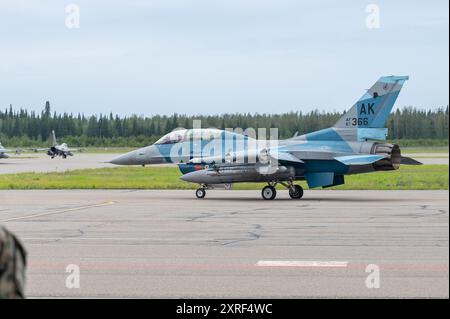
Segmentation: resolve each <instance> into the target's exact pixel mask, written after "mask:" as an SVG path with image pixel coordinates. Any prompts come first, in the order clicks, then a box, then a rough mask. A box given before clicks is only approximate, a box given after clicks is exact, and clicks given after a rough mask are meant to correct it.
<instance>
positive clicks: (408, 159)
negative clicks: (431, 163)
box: [400, 156, 423, 165]
mask: <svg viewBox="0 0 450 319" xmlns="http://www.w3.org/2000/svg"><path fill="white" fill-rule="evenodd" d="M400 164H402V165H423V164H422V163H421V162H419V161H416V160H415V159H414V158H411V157H404V156H402V159H401V162H400Z"/></svg>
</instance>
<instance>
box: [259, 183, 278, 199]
mask: <svg viewBox="0 0 450 319" xmlns="http://www.w3.org/2000/svg"><path fill="white" fill-rule="evenodd" d="M261 195H262V198H264V199H265V200H272V199H274V198H275V197H276V196H277V191H276V189H275V187H273V186H266V187H264V188H263V189H262V191H261Z"/></svg>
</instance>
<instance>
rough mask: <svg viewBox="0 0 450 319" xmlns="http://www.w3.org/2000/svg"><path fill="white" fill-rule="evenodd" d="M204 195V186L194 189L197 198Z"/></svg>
mask: <svg viewBox="0 0 450 319" xmlns="http://www.w3.org/2000/svg"><path fill="white" fill-rule="evenodd" d="M205 195H206V190H205V189H204V188H199V189H197V190H196V191H195V196H196V197H197V198H199V199H201V198H203V197H205Z"/></svg>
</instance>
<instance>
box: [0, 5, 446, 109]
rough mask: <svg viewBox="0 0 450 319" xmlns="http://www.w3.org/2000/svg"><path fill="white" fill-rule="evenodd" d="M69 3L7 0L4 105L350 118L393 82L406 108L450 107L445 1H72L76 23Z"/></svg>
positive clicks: (0, 19) (0, 92) (1, 67)
mask: <svg viewBox="0 0 450 319" xmlns="http://www.w3.org/2000/svg"><path fill="white" fill-rule="evenodd" d="M70 3H71V2H70V1H61V0H54V1H53V0H45V1H44V0H33V1H29V0H1V2H0V75H1V76H0V107H1V108H5V107H7V106H9V104H10V103H11V104H13V106H14V107H15V108H20V107H24V108H28V109H34V110H41V109H42V107H43V105H44V103H45V101H46V100H49V101H50V102H51V105H52V108H53V109H54V110H56V111H58V112H65V111H67V112H75V113H76V112H84V113H86V114H92V113H108V112H110V111H112V112H113V113H119V114H122V115H126V114H132V113H134V114H144V115H152V114H171V113H173V112H177V113H188V114H205V113H207V114H217V113H225V112H252V113H253V112H259V113H282V112H288V111H303V112H307V111H310V110H312V109H315V108H317V109H320V110H337V111H343V110H345V109H347V108H349V107H350V106H351V105H352V104H353V103H354V102H355V100H357V99H358V98H359V97H360V96H361V95H362V94H363V93H364V90H365V89H367V88H369V87H370V86H371V85H372V84H373V83H374V82H375V81H376V80H377V79H378V78H379V77H380V76H381V75H391V74H394V75H409V76H410V81H409V82H408V83H407V84H406V85H405V86H404V88H403V91H402V93H401V94H400V97H399V99H398V100H397V104H396V105H397V107H401V106H404V105H414V106H418V107H424V108H426V107H437V106H442V105H447V104H448V97H449V93H448V92H449V90H448V87H449V64H448V61H449V42H448V37H449V34H448V30H449V18H448V12H449V8H448V5H449V2H448V0H434V1H423V0H420V1H411V0H396V1H374V0H370V1H360V0H352V1H348V0H339V1H338V0H336V1H333V0H327V1H313V0H309V1H294V0H292V1H291V0H273V1H271V0H239V1H238V0H222V1H216V0H202V1H200V0H198V1H196V0H195V1H190V0H149V1H144V0H120V1H119V0H108V1H93V0H86V1H79V0H75V1H73V3H75V4H76V5H78V7H79V9H80V20H79V22H80V28H68V27H67V26H66V20H67V15H68V14H67V13H66V6H67V5H68V4H70ZM371 3H374V4H377V5H378V7H379V8H380V21H379V22H380V27H379V28H368V27H367V25H366V19H367V17H368V15H369V14H370V13H367V12H366V6H367V5H368V4H371ZM73 21H74V20H70V19H69V22H73ZM371 21H372V20H371ZM69 25H72V26H73V24H70V23H69Z"/></svg>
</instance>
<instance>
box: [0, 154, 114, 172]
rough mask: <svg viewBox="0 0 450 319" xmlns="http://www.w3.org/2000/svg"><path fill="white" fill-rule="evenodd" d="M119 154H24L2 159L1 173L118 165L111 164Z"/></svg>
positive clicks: (57, 170)
mask: <svg viewBox="0 0 450 319" xmlns="http://www.w3.org/2000/svg"><path fill="white" fill-rule="evenodd" d="M117 155H118V154H101V153H100V154H95V153H93V154H89V153H81V154H75V155H74V156H73V157H68V158H66V159H63V158H61V157H55V158H53V159H52V158H50V156H48V155H46V154H23V155H20V156H15V157H14V158H7V159H0V174H15V173H24V172H37V173H48V172H65V171H68V170H74V169H85V168H102V167H117V165H113V164H109V163H107V162H109V161H110V160H112V159H113V158H114V157H116V156H117Z"/></svg>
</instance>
